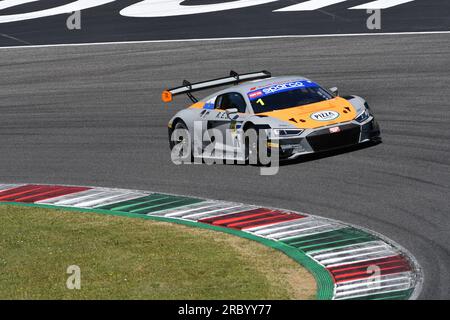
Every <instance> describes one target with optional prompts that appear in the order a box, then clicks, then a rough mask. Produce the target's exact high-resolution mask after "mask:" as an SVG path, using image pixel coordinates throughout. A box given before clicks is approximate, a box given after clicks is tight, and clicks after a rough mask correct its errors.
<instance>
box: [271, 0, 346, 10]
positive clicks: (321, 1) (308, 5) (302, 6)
mask: <svg viewBox="0 0 450 320" xmlns="http://www.w3.org/2000/svg"><path fill="white" fill-rule="evenodd" d="M345 1H348V0H309V1H305V2H302V3H298V4H294V5H292V6H289V7H285V8H281V9H278V10H274V12H286V11H313V10H317V9H321V8H323V7H328V6H331V5H333V4H337V3H341V2H345Z"/></svg>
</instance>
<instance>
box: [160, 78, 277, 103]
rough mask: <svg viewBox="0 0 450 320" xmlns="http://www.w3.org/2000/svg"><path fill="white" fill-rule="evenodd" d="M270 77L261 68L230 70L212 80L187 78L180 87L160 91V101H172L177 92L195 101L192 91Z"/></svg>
mask: <svg viewBox="0 0 450 320" xmlns="http://www.w3.org/2000/svg"><path fill="white" fill-rule="evenodd" d="M270 77H272V74H271V73H270V72H269V71H266V70H263V71H259V72H251V73H243V74H239V73H237V72H235V71H230V75H229V76H228V77H225V78H217V79H213V80H207V81H202V82H196V83H190V82H189V81H187V80H184V81H183V85H182V86H180V87H176V88H172V89H168V90H164V91H163V93H162V101H163V102H170V101H172V98H173V96H176V95H179V94H183V93H185V94H187V95H188V97H189V98H190V99H191V100H192V102H194V103H195V102H197V101H198V100H197V99H196V98H195V97H194V96H193V95H192V92H196V91H200V90H206V89H210V88H215V87H221V86H225V85H230V84H235V85H236V84H239V83H241V82H245V81H251V80H258V79H266V78H270Z"/></svg>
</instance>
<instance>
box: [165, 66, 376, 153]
mask: <svg viewBox="0 0 450 320" xmlns="http://www.w3.org/2000/svg"><path fill="white" fill-rule="evenodd" d="M219 86H228V87H227V88H226V89H223V90H221V91H218V92H215V93H214V94H211V95H209V96H207V97H205V98H203V99H201V100H197V98H195V97H194V95H193V93H194V92H196V91H200V90H206V89H210V88H215V87H219ZM179 94H187V95H188V97H189V98H190V99H191V100H192V102H193V104H192V105H191V106H189V107H188V108H186V109H183V110H181V111H179V112H178V113H177V114H175V116H174V117H173V118H172V119H170V121H169V125H168V126H169V140H170V147H171V149H173V148H174V147H175V146H176V145H178V144H184V145H185V147H186V145H188V146H187V147H188V150H189V156H190V157H191V158H192V157H202V158H222V159H234V160H244V161H245V160H246V159H248V157H249V155H250V154H252V152H255V150H256V148H257V147H258V146H257V145H256V143H252V142H250V141H249V139H248V138H247V135H246V133H247V132H248V131H249V130H251V129H254V130H255V131H256V132H259V133H261V132H264V134H265V137H267V139H266V142H265V143H266V146H267V148H268V149H269V150H273V148H276V149H277V151H278V153H279V156H280V158H281V159H294V158H297V157H299V156H301V155H304V154H309V153H314V152H322V151H328V150H333V149H337V148H342V147H346V146H351V145H356V144H360V143H365V142H370V141H380V129H379V125H378V123H377V122H376V121H375V119H374V116H373V115H372V112H371V110H370V108H369V105H368V104H367V102H366V101H365V100H364V99H363V98H361V97H358V96H345V97H339V95H338V89H337V88H331V89H324V88H323V87H321V86H320V85H318V84H317V83H315V82H313V81H311V80H309V79H307V78H304V77H301V76H283V77H272V76H271V74H270V72H268V71H261V72H255V73H246V74H238V73H236V72H234V71H231V72H230V76H228V77H224V78H218V79H213V80H208V81H204V82H198V83H190V82H188V81H186V80H185V81H184V82H183V85H182V86H180V87H177V88H173V89H169V90H165V91H163V93H162V100H163V101H164V102H170V101H172V98H173V96H176V95H179ZM179 130H181V131H183V132H185V135H184V136H183V135H178V136H177V135H175V134H174V133H175V132H176V131H179ZM196 142H197V143H196ZM259 147H261V145H259Z"/></svg>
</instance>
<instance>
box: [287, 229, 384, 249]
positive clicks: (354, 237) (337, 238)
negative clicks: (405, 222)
mask: <svg viewBox="0 0 450 320" xmlns="http://www.w3.org/2000/svg"><path fill="white" fill-rule="evenodd" d="M375 239H376V238H375V237H374V236H372V235H370V234H368V233H366V232H364V231H361V230H357V229H354V228H344V229H339V230H335V231H328V232H323V233H318V234H314V235H310V236H305V237H297V238H292V239H288V240H285V241H283V242H284V243H286V244H288V245H290V246H293V247H295V248H298V249H300V250H302V251H306V252H310V251H316V250H324V249H332V248H338V247H343V246H347V245H352V244H358V243H363V242H368V241H373V240H375Z"/></svg>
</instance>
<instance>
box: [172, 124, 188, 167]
mask: <svg viewBox="0 0 450 320" xmlns="http://www.w3.org/2000/svg"><path fill="white" fill-rule="evenodd" d="M169 140H170V143H169V144H170V150H171V157H172V160H175V161H182V162H186V161H190V162H192V161H193V153H192V143H191V136H190V134H189V129H188V127H187V126H186V124H185V123H184V122H183V121H178V122H176V123H175V126H174V128H173V130H172V132H171V134H170V137H169Z"/></svg>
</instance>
